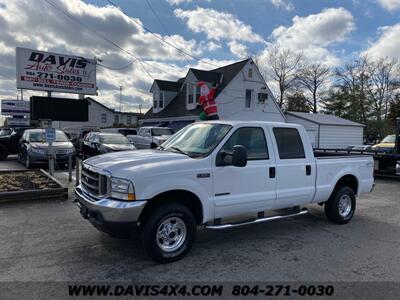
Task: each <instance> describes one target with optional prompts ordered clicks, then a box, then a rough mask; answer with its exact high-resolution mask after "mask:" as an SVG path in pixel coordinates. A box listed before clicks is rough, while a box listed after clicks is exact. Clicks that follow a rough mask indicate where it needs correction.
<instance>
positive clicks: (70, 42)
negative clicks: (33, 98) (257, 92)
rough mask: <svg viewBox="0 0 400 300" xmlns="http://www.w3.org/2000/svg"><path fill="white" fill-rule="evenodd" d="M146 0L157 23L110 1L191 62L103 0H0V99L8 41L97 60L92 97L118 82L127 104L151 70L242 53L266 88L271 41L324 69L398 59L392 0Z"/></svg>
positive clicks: (132, 105)
mask: <svg viewBox="0 0 400 300" xmlns="http://www.w3.org/2000/svg"><path fill="white" fill-rule="evenodd" d="M147 1H148V2H149V3H150V4H151V6H152V7H153V8H154V10H155V11H156V14H157V16H158V18H159V19H160V20H161V22H162V23H163V24H164V25H165V27H166V30H165V28H163V26H162V25H161V24H160V21H159V20H158V19H157V17H156V16H155V15H154V14H153V12H152V11H151V10H150V8H149V5H148V3H147V2H146V0H112V2H114V3H115V4H116V6H118V7H120V9H122V10H123V11H124V12H125V13H127V14H128V15H129V16H131V17H132V18H134V20H135V21H137V22H141V23H142V24H144V25H145V26H146V27H148V28H150V29H151V30H152V31H153V32H154V33H155V34H157V35H158V36H159V37H160V38H161V39H164V40H166V41H168V42H169V43H172V44H175V45H176V46H177V47H178V48H180V49H184V50H185V51H186V52H187V53H190V54H191V55H193V56H196V57H198V58H201V60H200V61H197V60H195V59H192V58H188V57H187V56H185V55H182V54H181V53H179V52H178V51H176V50H175V49H173V48H171V47H170V46H168V45H166V44H165V43H163V42H161V41H160V40H158V39H156V38H155V37H154V36H152V35H151V34H149V33H147V32H146V31H144V30H143V28H141V27H140V26H138V25H137V24H135V22H134V21H132V20H131V19H129V18H128V17H126V16H124V15H123V14H122V13H121V12H120V11H119V10H118V9H116V8H115V7H113V6H111V5H110V3H109V2H108V1H107V0H35V1H32V0H13V1H7V0H0V99H1V98H15V96H16V94H17V92H18V91H17V90H16V85H15V64H16V62H15V47H25V48H31V49H39V50H45V51H53V52H59V53H65V54H72V55H74V54H75V55H80V56H84V57H89V58H92V57H94V56H96V57H98V58H101V59H102V64H103V65H105V66H106V67H109V68H105V67H99V68H98V72H97V78H98V87H99V95H98V97H97V99H98V100H99V101H101V102H102V103H104V104H106V105H108V106H110V107H114V108H116V107H118V103H119V86H120V85H121V86H123V91H124V95H123V99H124V108H125V109H126V110H137V109H138V105H139V104H142V105H143V107H145V108H146V107H150V106H151V94H150V93H149V88H150V86H151V84H152V82H153V79H154V78H158V79H169V80H176V79H177V78H179V77H182V76H184V75H185V74H186V72H187V70H188V68H190V67H194V68H200V69H210V68H213V67H212V65H218V66H221V65H224V64H228V63H232V62H235V61H238V60H242V59H245V58H247V57H249V56H257V57H258V61H259V62H260V65H261V66H262V67H263V68H265V70H266V72H265V74H267V78H266V80H267V82H268V84H269V85H270V86H271V88H272V90H273V91H274V86H273V82H272V81H271V80H270V79H271V78H268V72H267V71H268V67H269V66H268V63H267V61H268V60H267V57H268V53H269V51H270V50H271V49H272V47H274V46H279V47H281V48H286V49H290V50H292V51H302V52H303V54H304V57H305V59H307V60H309V61H312V62H322V63H324V64H327V65H329V66H331V67H332V68H334V67H337V66H340V65H342V64H344V63H346V62H347V61H349V60H351V59H354V58H356V57H358V56H359V55H362V54H368V55H369V56H370V57H372V58H379V57H386V56H388V57H396V58H400V51H399V49H400V0H319V1H317V0H147ZM63 12H64V13H63ZM65 13H66V14H68V15H69V16H70V17H66V15H65ZM15 16H18V18H16V17H15ZM93 29H95V31H97V32H100V33H101V35H102V36H103V37H106V38H107V39H109V41H106V40H105V39H104V38H102V37H99V36H98V34H96V33H94V32H93ZM110 40H111V41H112V42H113V43H115V44H117V45H118V46H119V47H121V48H123V49H124V51H121V49H119V48H118V47H115V45H112V44H111V43H110ZM133 57H136V58H139V59H140V62H139V61H133V60H134V59H133ZM132 61H133V62H132ZM124 66H125V67H124ZM121 67H124V68H122V69H121V70H111V69H110V68H121ZM30 94H32V92H28V91H27V95H28V96H29V95H30ZM35 94H36V95H37V94H38V92H35ZM39 94H40V92H39Z"/></svg>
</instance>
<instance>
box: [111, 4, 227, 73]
mask: <svg viewBox="0 0 400 300" xmlns="http://www.w3.org/2000/svg"><path fill="white" fill-rule="evenodd" d="M107 2H108V3H110V4H111V5H112V6H113V7H115V8H116V9H117V10H118V11H120V12H121V13H122V14H124V15H125V16H127V17H128V18H129V19H131V20H132V21H133V22H134V23H135V24H137V25H139V26H140V27H142V28H143V29H144V30H145V31H147V32H148V33H150V34H152V35H153V36H154V37H156V38H157V39H159V40H160V41H162V42H164V43H165V44H167V45H169V46H170V47H172V48H174V49H176V50H177V51H179V52H181V53H182V54H185V55H187V56H189V57H191V58H193V59H195V60H197V61H200V62H201V61H202V59H201V58H199V57H197V56H194V55H192V54H190V53H187V52H186V51H184V50H182V49H180V48H178V47H176V46H174V45H173V44H171V43H170V42H168V41H166V40H165V39H164V38H162V37H160V36H158V35H157V34H156V33H154V32H153V31H152V30H150V29H149V28H147V27H146V26H144V25H143V24H141V23H140V22H138V21H137V20H135V19H134V18H133V17H131V16H130V15H128V14H127V13H125V12H124V11H123V10H122V9H121V8H119V7H118V6H117V5H116V4H115V3H114V2H112V1H111V0H107ZM204 63H206V64H209V65H211V66H213V67H217V68H219V67H220V66H217V65H215V64H213V63H210V62H206V61H204Z"/></svg>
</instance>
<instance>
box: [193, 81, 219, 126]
mask: <svg viewBox="0 0 400 300" xmlns="http://www.w3.org/2000/svg"><path fill="white" fill-rule="evenodd" d="M197 86H198V87H199V88H200V97H199V102H198V104H199V105H201V107H202V108H203V111H204V114H203V113H201V114H200V119H202V120H204V119H206V120H218V108H217V103H216V102H215V100H214V97H215V93H216V91H217V88H218V86H217V84H213V86H212V87H211V89H210V88H209V87H208V85H207V84H206V83H205V82H204V81H199V82H197Z"/></svg>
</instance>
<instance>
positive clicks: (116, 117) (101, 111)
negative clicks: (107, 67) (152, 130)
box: [53, 97, 140, 129]
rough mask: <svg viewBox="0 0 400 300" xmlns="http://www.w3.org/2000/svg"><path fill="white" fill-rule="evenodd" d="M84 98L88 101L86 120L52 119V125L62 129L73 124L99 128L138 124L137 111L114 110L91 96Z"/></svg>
mask: <svg viewBox="0 0 400 300" xmlns="http://www.w3.org/2000/svg"><path fill="white" fill-rule="evenodd" d="M86 99H87V100H88V101H89V121H88V122H69V121H53V127H54V128H57V129H63V128H65V127H70V126H74V125H82V126H93V127H100V128H105V127H112V126H114V125H119V126H121V125H123V126H127V127H131V126H132V127H134V126H137V125H138V119H139V117H140V114H139V113H134V112H120V111H115V110H114V109H111V108H109V107H107V106H105V105H104V104H102V103H100V102H98V101H96V100H95V99H93V98H90V97H87V98H86Z"/></svg>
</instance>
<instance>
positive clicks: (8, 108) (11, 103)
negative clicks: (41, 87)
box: [1, 99, 31, 116]
mask: <svg viewBox="0 0 400 300" xmlns="http://www.w3.org/2000/svg"><path fill="white" fill-rule="evenodd" d="M30 113H31V110H30V102H29V101H22V100H6V99H4V100H1V114H2V115H5V116H29V115H30Z"/></svg>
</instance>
